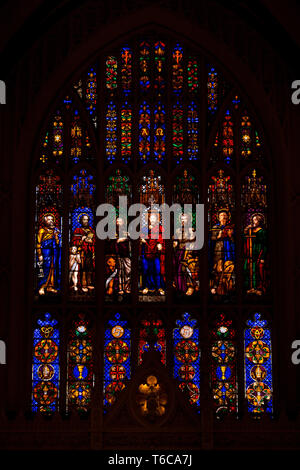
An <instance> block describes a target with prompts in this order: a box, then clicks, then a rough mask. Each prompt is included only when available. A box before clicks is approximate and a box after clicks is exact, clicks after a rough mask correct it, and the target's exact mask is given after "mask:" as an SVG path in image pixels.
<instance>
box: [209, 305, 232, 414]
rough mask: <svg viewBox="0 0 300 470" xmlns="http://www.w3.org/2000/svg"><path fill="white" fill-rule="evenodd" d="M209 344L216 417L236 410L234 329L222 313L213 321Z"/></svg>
mask: <svg viewBox="0 0 300 470" xmlns="http://www.w3.org/2000/svg"><path fill="white" fill-rule="evenodd" d="M212 338H213V341H212V346H211V388H212V394H213V400H214V409H215V412H216V415H217V416H218V417H220V416H222V415H224V414H226V413H232V412H236V411H237V404H238V393H237V376H236V359H237V357H236V356H237V352H236V345H235V330H234V329H233V327H232V321H231V320H226V319H225V316H224V315H223V314H221V315H220V318H219V319H218V320H217V321H216V322H215V326H214V329H213V331H212Z"/></svg>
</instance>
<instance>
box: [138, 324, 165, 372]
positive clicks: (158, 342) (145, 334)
mask: <svg viewBox="0 0 300 470" xmlns="http://www.w3.org/2000/svg"><path fill="white" fill-rule="evenodd" d="M150 343H152V344H153V345H154V349H155V350H156V351H159V352H160V354H161V362H162V364H164V365H166V331H165V329H164V327H163V324H162V321H161V320H142V323H141V327H140V335H139V351H138V364H139V365H140V364H141V363H142V362H143V359H144V358H143V356H144V353H145V352H146V351H148V350H149V348H150Z"/></svg>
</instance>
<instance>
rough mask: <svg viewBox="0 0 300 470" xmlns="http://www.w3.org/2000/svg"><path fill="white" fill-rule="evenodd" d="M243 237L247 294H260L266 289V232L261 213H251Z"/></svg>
mask: <svg viewBox="0 0 300 470" xmlns="http://www.w3.org/2000/svg"><path fill="white" fill-rule="evenodd" d="M244 237H245V242H244V249H245V264H244V271H245V283H246V286H247V294H257V295H262V294H263V293H264V292H265V291H266V270H265V259H266V254H267V234H266V229H265V228H264V216H263V214H260V213H255V214H253V215H252V217H251V223H250V224H249V225H247V227H246V228H245V229H244Z"/></svg>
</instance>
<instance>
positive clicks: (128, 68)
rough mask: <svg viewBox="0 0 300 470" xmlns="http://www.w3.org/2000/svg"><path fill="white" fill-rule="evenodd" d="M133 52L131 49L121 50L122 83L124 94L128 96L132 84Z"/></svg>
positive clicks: (124, 48)
mask: <svg viewBox="0 0 300 470" xmlns="http://www.w3.org/2000/svg"><path fill="white" fill-rule="evenodd" d="M131 62H132V52H131V49H130V48H129V47H127V46H126V47H123V48H122V50H121V83H122V88H123V91H124V93H126V94H128V93H129V92H130V89H131V82H132V64H131Z"/></svg>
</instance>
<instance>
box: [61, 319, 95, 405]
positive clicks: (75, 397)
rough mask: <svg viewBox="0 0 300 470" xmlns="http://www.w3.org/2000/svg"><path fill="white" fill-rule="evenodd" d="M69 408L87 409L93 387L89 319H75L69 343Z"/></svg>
mask: <svg viewBox="0 0 300 470" xmlns="http://www.w3.org/2000/svg"><path fill="white" fill-rule="evenodd" d="M67 362H68V383H67V408H69V407H74V408H76V409H77V410H79V411H87V410H88V409H89V407H90V404H91V392H92V387H93V347H92V339H91V331H90V326H89V322H88V320H85V319H84V316H83V315H80V316H79V318H78V319H77V320H76V321H74V323H73V326H72V329H71V331H70V336H69V343H68V355H67Z"/></svg>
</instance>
